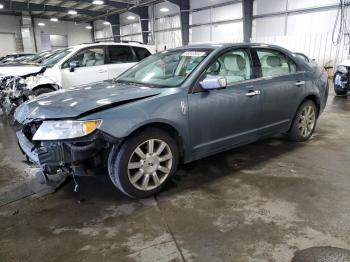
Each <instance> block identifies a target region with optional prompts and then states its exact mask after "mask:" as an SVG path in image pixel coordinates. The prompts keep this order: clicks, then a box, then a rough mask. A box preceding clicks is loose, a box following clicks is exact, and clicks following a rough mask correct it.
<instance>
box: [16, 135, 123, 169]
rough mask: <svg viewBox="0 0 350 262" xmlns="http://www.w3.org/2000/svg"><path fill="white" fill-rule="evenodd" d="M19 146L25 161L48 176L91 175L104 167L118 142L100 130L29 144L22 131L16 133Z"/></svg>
mask: <svg viewBox="0 0 350 262" xmlns="http://www.w3.org/2000/svg"><path fill="white" fill-rule="evenodd" d="M16 135H17V139H18V144H19V147H20V149H21V151H22V152H23V154H25V155H26V156H27V157H28V159H29V160H30V161H31V162H33V163H35V164H36V165H38V166H39V167H40V168H41V169H42V171H43V172H44V173H45V174H47V175H51V174H57V172H58V171H59V170H60V171H62V172H63V173H64V174H66V175H78V176H84V175H94V174H96V173H98V172H99V171H101V170H102V169H104V168H106V167H107V159H108V153H109V151H110V148H111V146H112V145H113V144H116V143H118V141H116V140H115V139H113V138H112V137H110V136H108V135H106V134H103V133H102V132H100V131H97V132H95V133H94V134H92V135H89V136H87V137H84V138H80V139H73V140H67V141H65V140H62V141H41V142H40V141H39V142H36V141H34V142H33V141H31V140H30V137H28V136H27V135H26V134H25V133H24V132H23V130H20V131H17V133H16Z"/></svg>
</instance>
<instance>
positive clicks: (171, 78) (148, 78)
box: [117, 50, 209, 87]
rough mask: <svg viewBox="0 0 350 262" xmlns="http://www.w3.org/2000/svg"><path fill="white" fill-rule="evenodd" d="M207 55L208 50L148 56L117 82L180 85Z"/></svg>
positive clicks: (180, 51) (167, 52)
mask: <svg viewBox="0 0 350 262" xmlns="http://www.w3.org/2000/svg"><path fill="white" fill-rule="evenodd" d="M208 54H209V51H208V50H191V51H186V50H174V51H164V52H162V53H158V54H155V55H153V56H150V57H148V58H146V59H145V60H143V61H142V62H140V63H139V64H137V65H136V66H135V67H133V68H132V69H130V70H128V71H127V72H125V73H124V74H122V75H121V76H120V77H118V78H117V81H120V82H133V83H138V84H145V85H156V86H165V87H173V86H179V85H181V84H182V83H183V82H184V81H185V80H186V79H187V77H188V76H189V75H190V74H191V73H192V72H193V71H194V69H195V68H196V67H197V66H198V65H199V64H200V63H201V62H202V61H203V60H204V58H205V57H207V55H208Z"/></svg>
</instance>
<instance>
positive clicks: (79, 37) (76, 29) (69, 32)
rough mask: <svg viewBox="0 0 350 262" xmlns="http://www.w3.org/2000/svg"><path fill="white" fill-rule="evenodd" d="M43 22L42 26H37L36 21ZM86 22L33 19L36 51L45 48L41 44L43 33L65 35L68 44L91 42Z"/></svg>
mask: <svg viewBox="0 0 350 262" xmlns="http://www.w3.org/2000/svg"><path fill="white" fill-rule="evenodd" d="M39 22H42V23H45V26H44V27H40V26H38V23H39ZM86 26H87V24H75V23H74V22H68V21H59V22H51V21H50V20H47V19H37V18H35V19H34V33H35V38H36V45H37V48H38V51H39V52H40V51H43V50H45V49H46V48H45V47H44V46H42V38H43V37H44V36H43V35H56V36H66V37H67V44H68V46H72V45H78V44H82V43H91V42H92V37H91V36H92V34H91V31H90V30H88V29H86V28H85V27H86Z"/></svg>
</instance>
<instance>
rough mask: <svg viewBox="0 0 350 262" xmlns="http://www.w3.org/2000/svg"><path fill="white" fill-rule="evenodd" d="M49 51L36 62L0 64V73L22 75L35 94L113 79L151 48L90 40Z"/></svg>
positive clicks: (149, 51) (143, 56)
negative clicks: (92, 42) (49, 54)
mask: <svg viewBox="0 0 350 262" xmlns="http://www.w3.org/2000/svg"><path fill="white" fill-rule="evenodd" d="M53 54H54V55H52V56H49V57H48V58H47V59H45V60H44V61H41V62H40V63H38V64H30V65H28V63H24V64H22V65H16V66H9V67H5V66H2V67H0V74H3V75H14V76H20V77H23V78H25V81H26V84H27V86H28V89H30V90H33V91H34V92H35V93H36V94H37V95H38V94H42V93H47V92H49V91H55V90H58V89H60V88H72V87H77V86H80V85H84V84H89V83H92V82H99V81H104V80H107V79H111V78H114V77H116V76H118V75H120V74H121V73H123V72H124V71H125V70H126V69H128V68H130V67H131V66H133V65H135V64H136V63H137V62H138V61H140V60H142V59H143V58H145V57H147V56H149V55H150V54H151V50H150V48H149V47H147V46H143V45H139V44H128V43H125V44H118V43H94V44H83V45H77V46H74V47H69V48H64V49H61V50H58V51H55V52H53Z"/></svg>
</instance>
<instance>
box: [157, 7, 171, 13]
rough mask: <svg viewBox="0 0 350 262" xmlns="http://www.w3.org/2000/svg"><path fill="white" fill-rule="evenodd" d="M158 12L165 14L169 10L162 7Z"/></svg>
mask: <svg viewBox="0 0 350 262" xmlns="http://www.w3.org/2000/svg"><path fill="white" fill-rule="evenodd" d="M159 11H161V12H163V13H166V12H169V8H167V7H162V8H161V9H159Z"/></svg>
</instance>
